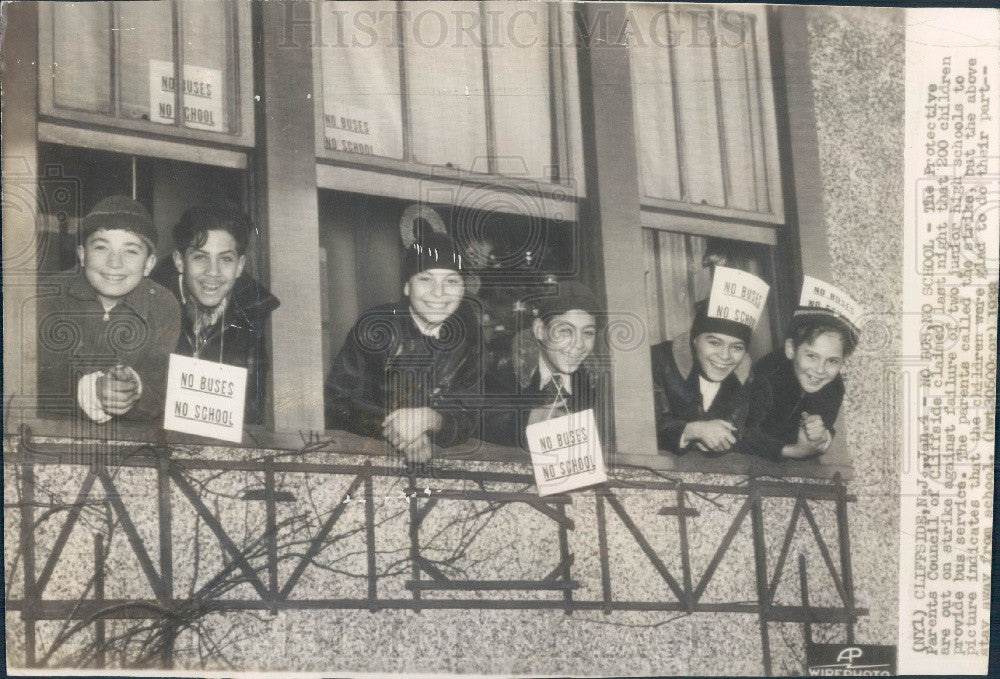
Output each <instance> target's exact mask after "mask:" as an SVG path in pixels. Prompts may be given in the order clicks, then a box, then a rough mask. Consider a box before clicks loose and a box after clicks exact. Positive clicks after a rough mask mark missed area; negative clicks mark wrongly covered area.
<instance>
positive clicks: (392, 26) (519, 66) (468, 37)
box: [317, 2, 578, 188]
mask: <svg viewBox="0 0 1000 679" xmlns="http://www.w3.org/2000/svg"><path fill="white" fill-rule="evenodd" d="M566 12H567V10H566V9H564V8H562V7H559V6H558V3H557V4H549V3H538V4H535V3H531V4H525V3H518V2H480V3H449V2H402V3H396V4H389V3H385V4H372V3H359V2H348V3H336V4H334V3H327V4H324V5H322V8H321V9H320V10H319V13H320V19H319V20H320V22H321V27H322V28H321V36H322V49H320V50H318V53H319V57H318V61H319V63H318V64H317V71H318V72H319V74H320V75H319V78H318V81H319V84H320V87H321V90H322V93H323V95H322V101H321V102H319V104H318V106H317V108H318V109H319V110H318V111H317V117H318V121H319V124H318V127H319V128H320V129H321V130H322V132H321V133H320V134H318V139H317V153H318V155H319V156H320V157H323V158H328V159H334V160H350V161H357V160H358V158H359V156H365V157H368V158H367V160H369V161H370V160H372V157H381V158H386V159H393V160H397V161H401V162H402V163H405V164H406V165H409V166H423V167H422V168H421V167H415V168H413V169H416V170H417V171H419V172H422V173H427V172H428V170H429V167H428V166H431V167H434V168H449V169H454V170H462V171H465V172H472V173H477V174H485V175H501V176H506V177H519V178H525V179H531V180H541V181H543V182H551V183H560V182H565V181H566V179H567V177H569V176H571V175H573V174H575V173H574V172H573V171H572V170H571V165H575V163H574V162H573V157H574V154H575V151H574V150H572V149H571V148H570V142H569V140H571V139H576V138H578V133H577V132H575V131H574V130H577V129H578V121H577V118H578V114H576V113H575V110H576V107H577V106H578V102H577V101H576V97H577V96H578V95H577V94H576V92H575V82H576V76H575V70H576V66H575V61H574V59H575V55H574V54H573V52H574V50H572V49H566V50H564V49H562V48H561V45H563V44H565V40H566V38H565V36H566V35H572V32H571V31H572V27H571V25H570V22H569V20H568V18H567V17H566V16H564V14H565V13H566ZM442 63H447V64H449V67H448V68H447V69H443V68H441V67H440V65H441V64H442ZM567 88H570V89H571V90H573V91H572V92H567V91H565V90H566V89H567ZM569 99H572V103H570V102H569ZM331 188H335V187H331Z"/></svg>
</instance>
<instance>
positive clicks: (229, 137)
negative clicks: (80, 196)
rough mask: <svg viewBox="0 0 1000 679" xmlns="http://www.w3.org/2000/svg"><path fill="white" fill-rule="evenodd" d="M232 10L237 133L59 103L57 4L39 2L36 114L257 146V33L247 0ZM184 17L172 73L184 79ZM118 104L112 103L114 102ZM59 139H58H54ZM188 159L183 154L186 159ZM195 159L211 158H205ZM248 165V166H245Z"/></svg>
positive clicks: (201, 140)
mask: <svg viewBox="0 0 1000 679" xmlns="http://www.w3.org/2000/svg"><path fill="white" fill-rule="evenodd" d="M108 5H109V17H108V22H109V29H110V28H113V16H114V15H113V13H112V11H111V10H113V9H114V6H115V3H114V2H109V3H108ZM170 5H171V7H172V11H173V12H174V14H175V17H176V13H177V11H178V10H177V3H176V1H175V0H170ZM232 7H233V9H234V12H233V14H232V21H231V25H230V30H231V31H232V36H233V39H232V42H231V44H230V45H229V46H228V47H229V49H228V52H227V58H228V59H229V63H230V67H229V69H228V70H229V71H231V73H229V78H228V79H229V83H230V84H229V86H228V87H227V90H228V92H227V99H229V100H230V102H231V104H230V105H231V106H232V107H233V110H232V111H231V119H230V120H231V125H230V127H237V128H238V131H237V132H236V133H235V134H234V133H223V132H209V131H206V130H196V129H192V128H188V127H185V126H184V125H183V124H182V123H181V121H180V117H179V116H178V120H177V122H175V123H174V124H173V125H164V124H160V123H154V122H152V121H149V120H136V119H131V118H121V117H118V116H117V115H116V114H115V112H114V111H113V112H112V113H110V114H103V113H92V112H89V111H80V110H77V109H69V108H62V107H59V106H57V105H56V103H55V98H54V94H55V93H54V84H53V77H52V72H53V71H52V69H53V61H54V59H53V57H54V54H53V50H54V37H53V34H52V33H53V30H54V28H55V15H54V10H55V8H54V5H53V3H38V12H39V14H38V19H39V31H38V72H39V90H38V112H39V115H40V116H41V117H42V118H43V120H45V119H50V120H51V121H52V122H58V123H62V124H68V125H74V126H86V127H87V128H88V129H90V128H92V127H97V128H104V129H105V130H115V131H117V132H119V133H121V134H129V133H144V134H147V135H150V136H151V137H155V138H159V139H165V138H166V139H171V140H178V141H183V142H187V143H197V144H202V143H208V144H212V145H219V146H221V147H234V146H235V147H244V148H248V149H250V148H253V147H254V146H255V144H256V129H255V120H254V100H253V92H254V87H253V71H254V68H253V33H252V29H251V7H250V3H248V2H240V1H239V0H235V1H233V3H232ZM182 23H183V22H181V21H176V26H175V27H174V29H173V30H174V32H175V42H174V45H175V48H174V51H175V54H174V73H175V76H176V77H178V78H179V77H180V68H181V67H180V62H181V61H182V60H183V43H184V41H183V33H182V31H183V26H182ZM111 33H112V40H113V38H114V31H111ZM178 46H179V47H180V48H181V53H180V55H179V56H180V58H177V57H178V55H177V53H176V52H177V49H178ZM111 51H112V54H113V59H115V60H116V59H119V58H120V54H119V53H118V50H117V47H116V43H115V42H114V41H113V42H112V45H111ZM108 77H109V78H112V77H113V75H112V73H111V72H110V67H109V72H108ZM111 84H112V99H113V100H114V99H115V98H116V96H117V95H116V94H115V90H116V85H117V84H116V83H115V82H112V83H111ZM234 89H235V92H236V96H235V97H233V96H229V94H230V93H232V91H233V90H234ZM113 105H114V101H113ZM53 141H55V140H53ZM188 159H190V158H184V160H188ZM195 162H211V161H206V160H204V159H202V160H200V161H195ZM244 166H245V165H244Z"/></svg>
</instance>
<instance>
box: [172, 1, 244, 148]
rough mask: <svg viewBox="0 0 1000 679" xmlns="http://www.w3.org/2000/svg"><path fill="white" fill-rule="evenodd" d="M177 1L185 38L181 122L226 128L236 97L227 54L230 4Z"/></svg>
mask: <svg viewBox="0 0 1000 679" xmlns="http://www.w3.org/2000/svg"><path fill="white" fill-rule="evenodd" d="M179 4H180V7H179V9H180V12H181V17H183V25H182V31H181V34H182V36H183V39H184V41H183V47H182V52H183V54H184V89H183V90H182V92H183V94H184V96H183V106H184V124H185V125H186V126H187V127H190V128H193V129H197V130H209V131H211V132H229V130H230V123H229V120H230V108H231V106H232V102H235V101H237V93H236V88H235V86H233V70H234V69H233V64H232V59H231V57H230V54H231V52H232V49H233V45H234V36H233V35H232V26H233V24H234V19H233V12H234V7H233V4H232V2H230V1H229V0H181V2H180V3H179ZM245 37H246V38H249V37H250V36H245ZM247 67H248V68H249V67H250V64H247Z"/></svg>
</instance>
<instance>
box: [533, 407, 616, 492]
mask: <svg viewBox="0 0 1000 679" xmlns="http://www.w3.org/2000/svg"><path fill="white" fill-rule="evenodd" d="M525 433H526V435H527V438H528V449H529V450H530V451H531V464H532V466H533V467H534V468H535V482H536V483H537V484H538V494H539V495H540V496H545V495H553V494H555V493H565V492H566V491H570V490H574V489H576V488H583V487H585V486H592V485H594V484H595V483H601V482H603V481H607V480H608V475H607V474H606V473H605V471H604V456H603V455H602V454H601V439H600V437H599V436H598V434H597V420H596V419H594V411H593V409H588V410H583V411H581V412H578V413H570V414H569V415H563V416H562V417H554V418H552V419H551V420H545V421H544V422H538V423H536V424H529V425H528V427H527V429H526V430H525Z"/></svg>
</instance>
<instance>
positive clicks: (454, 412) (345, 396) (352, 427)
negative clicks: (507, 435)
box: [324, 300, 481, 447]
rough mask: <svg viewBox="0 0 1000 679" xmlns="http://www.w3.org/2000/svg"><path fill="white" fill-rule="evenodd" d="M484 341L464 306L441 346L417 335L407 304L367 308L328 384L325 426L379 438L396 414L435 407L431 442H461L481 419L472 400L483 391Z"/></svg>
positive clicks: (444, 327)
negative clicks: (436, 420) (439, 421)
mask: <svg viewBox="0 0 1000 679" xmlns="http://www.w3.org/2000/svg"><path fill="white" fill-rule="evenodd" d="M479 336H480V335H479V326H478V324H477V322H476V320H475V318H474V313H473V312H472V311H471V309H469V308H468V305H467V304H465V303H463V304H462V306H461V307H460V309H459V311H458V312H456V313H455V314H453V315H452V316H451V317H450V318H449V319H448V320H447V321H445V322H444V324H443V325H442V327H441V335H440V339H437V338H433V337H427V336H425V335H423V334H422V333H421V332H420V330H419V329H418V328H417V325H416V323H415V322H414V320H413V317H412V314H411V312H410V305H409V302H408V301H407V300H403V301H400V302H395V303H393V304H384V305H382V306H378V307H375V308H373V309H369V310H368V311H366V312H365V313H364V314H362V315H361V317H360V318H358V320H357V322H356V323H355V324H354V327H353V328H351V331H350V332H349V333H348V335H347V338H346V339H345V340H344V346H343V347H341V349H340V352H339V353H338V354H337V357H336V358H335V359H334V361H333V367H332V368H331V369H330V374H329V375H328V376H327V378H326V384H325V388H324V392H325V393H324V400H325V403H326V426H327V427H328V428H330V429H344V430H346V431H352V432H354V433H356V434H362V435H364V436H376V437H377V436H380V435H381V431H382V421H383V420H384V419H385V417H386V415H388V414H389V413H390V412H391V411H393V410H396V409H398V408H419V407H430V408H433V409H434V410H435V411H437V412H438V413H439V414H440V415H441V417H442V420H443V421H442V425H441V428H440V429H439V430H438V431H437V432H434V434H433V440H434V442H435V443H436V444H437V445H439V446H442V447H447V446H451V445H455V444H457V443H461V442H462V441H464V440H466V439H467V438H469V436H470V435H472V433H473V432H474V429H475V425H476V420H477V417H476V413H475V412H474V411H473V410H472V409H471V408H470V407H469V406H468V405H467V399H469V398H475V397H477V396H478V395H479V393H480V391H481V386H480V384H481V382H480V339H479Z"/></svg>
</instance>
